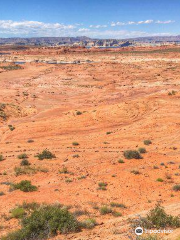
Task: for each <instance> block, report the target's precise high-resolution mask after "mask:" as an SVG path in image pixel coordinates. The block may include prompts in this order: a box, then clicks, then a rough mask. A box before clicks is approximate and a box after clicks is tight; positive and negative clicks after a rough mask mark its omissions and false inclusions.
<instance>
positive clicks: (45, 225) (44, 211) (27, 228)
mask: <svg viewBox="0 0 180 240" xmlns="http://www.w3.org/2000/svg"><path fill="white" fill-rule="evenodd" d="M21 226H22V228H21V229H20V230H18V231H16V232H13V233H10V234H8V235H7V236H5V237H3V238H2V240H32V239H38V240H44V239H47V238H49V237H53V236H55V235H57V234H58V233H59V232H60V233H71V232H78V231H80V228H81V226H80V223H79V222H78V221H77V220H76V219H75V217H74V216H73V215H72V214H71V213H70V212H69V211H68V210H67V209H65V208H60V207H59V206H52V205H49V206H43V207H41V208H39V209H37V210H35V211H33V212H32V213H31V214H30V215H29V216H27V217H25V218H23V219H22V220H21Z"/></svg>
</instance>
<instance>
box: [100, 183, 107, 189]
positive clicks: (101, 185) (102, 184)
mask: <svg viewBox="0 0 180 240" xmlns="http://www.w3.org/2000/svg"><path fill="white" fill-rule="evenodd" d="M107 185H108V184H107V183H105V182H99V183H98V186H99V188H98V190H107V189H106V187H107Z"/></svg>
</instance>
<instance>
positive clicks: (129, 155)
mask: <svg viewBox="0 0 180 240" xmlns="http://www.w3.org/2000/svg"><path fill="white" fill-rule="evenodd" d="M124 157H125V158H126V159H141V158H142V156H141V155H140V153H139V152H138V151H136V150H127V151H124Z"/></svg>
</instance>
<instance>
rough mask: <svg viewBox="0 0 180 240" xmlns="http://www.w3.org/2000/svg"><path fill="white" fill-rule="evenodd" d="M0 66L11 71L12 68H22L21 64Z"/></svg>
mask: <svg viewBox="0 0 180 240" xmlns="http://www.w3.org/2000/svg"><path fill="white" fill-rule="evenodd" d="M0 68H2V69H4V70H7V71H12V70H18V69H22V67H21V66H19V65H16V64H15V65H9V66H1V67H0Z"/></svg>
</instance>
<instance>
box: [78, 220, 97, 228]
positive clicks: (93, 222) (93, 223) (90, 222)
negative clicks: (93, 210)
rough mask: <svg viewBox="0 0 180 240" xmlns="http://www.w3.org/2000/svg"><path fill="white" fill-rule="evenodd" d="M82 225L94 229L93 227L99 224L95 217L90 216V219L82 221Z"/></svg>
mask: <svg viewBox="0 0 180 240" xmlns="http://www.w3.org/2000/svg"><path fill="white" fill-rule="evenodd" d="M81 225H82V227H83V228H87V229H92V228H94V227H95V226H96V225H97V223H96V220H95V219H93V218H88V219H86V220H84V221H83V222H82V223H81Z"/></svg>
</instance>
